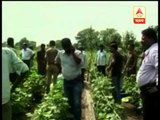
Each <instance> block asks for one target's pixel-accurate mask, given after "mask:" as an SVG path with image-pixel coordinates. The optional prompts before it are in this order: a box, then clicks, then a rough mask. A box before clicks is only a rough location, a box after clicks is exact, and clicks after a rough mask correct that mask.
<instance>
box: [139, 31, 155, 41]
mask: <svg viewBox="0 0 160 120" xmlns="http://www.w3.org/2000/svg"><path fill="white" fill-rule="evenodd" d="M142 34H143V35H145V36H147V37H148V38H152V39H153V40H154V41H157V35H156V31H155V30H154V29H153V28H147V29H144V30H143V31H142Z"/></svg>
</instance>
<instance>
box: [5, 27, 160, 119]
mask: <svg viewBox="0 0 160 120" xmlns="http://www.w3.org/2000/svg"><path fill="white" fill-rule="evenodd" d="M141 43H142V45H143V47H144V50H145V56H144V58H143V60H142V63H141V66H140V68H139V70H138V72H136V71H137V56H136V52H135V50H134V44H130V45H129V46H128V51H129V53H128V56H127V60H126V61H125V59H124V56H123V55H122V54H121V53H120V52H119V50H118V44H117V43H116V42H111V44H110V49H109V50H110V53H111V55H110V59H109V60H107V59H108V56H107V54H106V51H105V49H104V46H103V45H100V49H99V50H98V51H97V54H96V61H95V65H96V66H97V70H98V72H99V73H102V74H103V75H104V76H106V75H109V76H110V77H111V78H112V84H113V85H114V92H113V97H114V100H115V103H121V94H120V91H121V82H122V80H121V79H122V74H123V73H126V74H127V76H130V75H132V74H136V75H137V78H136V79H137V83H138V86H139V87H140V90H141V96H142V103H143V119H144V120H152V119H154V118H156V119H157V118H158V119H160V116H159V114H158V113H159V112H160V102H159V101H160V91H159V86H160V83H159V80H158V43H157V36H156V32H155V31H154V30H153V29H151V28H147V29H145V30H143V31H142V40H141ZM12 44H13V42H12ZM61 45H62V48H63V50H58V49H57V48H56V45H55V41H53V40H51V41H50V43H49V48H47V49H46V47H45V44H41V49H40V51H38V52H37V65H38V73H39V74H41V75H46V76H47V89H46V91H47V93H48V92H49V88H50V84H51V82H53V83H54V84H56V80H57V76H58V75H59V74H60V73H62V75H63V77H64V80H63V81H64V82H63V88H64V95H65V97H67V98H68V103H69V105H70V108H69V112H70V113H71V116H70V119H71V120H81V95H82V90H83V86H84V79H85V77H84V76H85V72H86V70H87V56H86V54H85V52H84V48H83V47H82V46H81V47H79V48H78V49H76V48H75V47H73V45H72V43H71V40H70V39H69V38H64V39H62V40H61ZM13 48H14V47H13V45H12V46H10V47H3V48H2V112H3V120H11V114H10V113H11V111H10V83H9V81H10V78H11V77H10V73H14V72H16V73H17V74H18V76H19V77H18V79H16V81H14V84H13V86H12V87H11V90H14V89H15V88H16V86H17V85H18V84H19V82H20V81H22V79H23V78H24V77H25V75H26V73H27V71H29V68H30V62H29V60H31V59H33V57H34V55H35V54H34V52H33V51H32V50H31V49H29V48H28V47H26V45H25V44H24V47H23V49H22V58H23V59H22V60H20V59H19V58H18V57H17V55H16V53H15V52H14V51H15V49H13ZM26 51H27V52H26ZM12 78H13V77H12ZM152 111H153V112H152Z"/></svg>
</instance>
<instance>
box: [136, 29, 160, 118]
mask: <svg viewBox="0 0 160 120" xmlns="http://www.w3.org/2000/svg"><path fill="white" fill-rule="evenodd" d="M141 43H142V45H143V47H144V49H145V56H144V58H143V61H142V64H141V66H140V68H139V71H138V73H137V83H138V86H139V87H140V90H141V96H142V105H143V120H160V89H159V86H160V85H159V81H158V43H157V36H156V32H155V31H154V30H153V29H151V28H148V29H145V30H143V31H142V40H141Z"/></svg>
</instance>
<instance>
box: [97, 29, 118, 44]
mask: <svg viewBox="0 0 160 120" xmlns="http://www.w3.org/2000/svg"><path fill="white" fill-rule="evenodd" d="M99 37H100V41H101V43H102V44H104V45H105V46H107V47H109V45H110V43H111V42H113V41H115V42H117V43H118V45H119V46H120V47H121V35H120V34H119V33H118V32H117V30H116V29H114V28H107V29H106V30H102V31H100V35H99Z"/></svg>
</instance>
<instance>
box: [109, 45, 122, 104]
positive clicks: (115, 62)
mask: <svg viewBox="0 0 160 120" xmlns="http://www.w3.org/2000/svg"><path fill="white" fill-rule="evenodd" d="M117 49H118V45H117V43H115V42H112V43H111V45H110V51H111V59H110V64H109V66H108V67H107V71H108V72H109V73H110V76H111V78H112V84H113V86H114V89H113V98H114V100H115V102H116V103H121V93H120V92H121V82H122V80H121V77H122V67H123V56H122V55H121V54H120V53H119V52H118V51H117Z"/></svg>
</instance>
